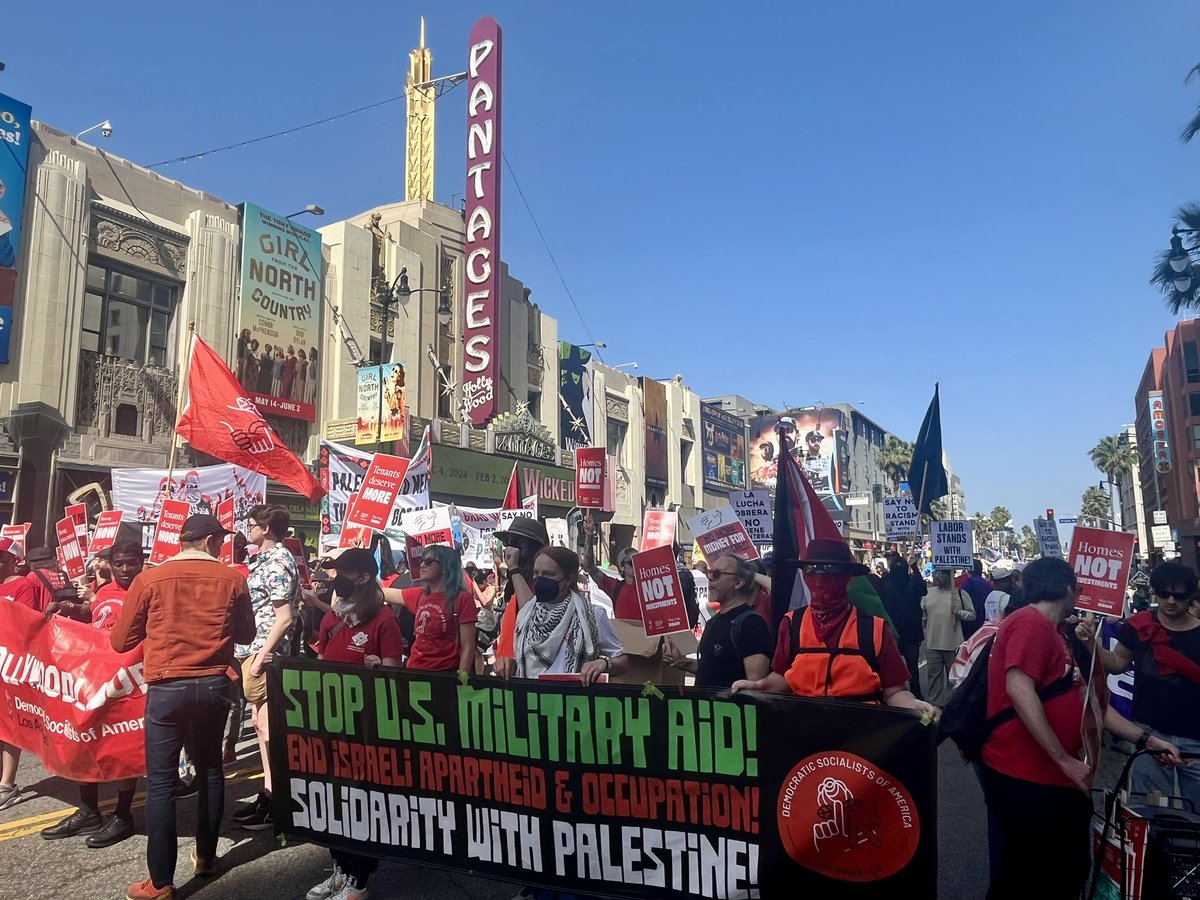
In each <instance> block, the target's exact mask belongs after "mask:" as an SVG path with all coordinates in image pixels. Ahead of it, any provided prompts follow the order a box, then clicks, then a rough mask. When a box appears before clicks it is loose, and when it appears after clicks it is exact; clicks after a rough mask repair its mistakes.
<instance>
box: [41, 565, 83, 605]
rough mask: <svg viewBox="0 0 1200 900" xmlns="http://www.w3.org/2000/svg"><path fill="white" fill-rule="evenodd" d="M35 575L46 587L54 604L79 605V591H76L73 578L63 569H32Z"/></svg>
mask: <svg viewBox="0 0 1200 900" xmlns="http://www.w3.org/2000/svg"><path fill="white" fill-rule="evenodd" d="M29 571H30V572H32V573H33V574H34V577H35V578H37V580H38V581H40V582H41V583H42V584H44V585H45V586H46V590H48V591H49V592H50V593H51V595H52V597H53V599H52V601H51V602H52V603H78V602H79V591H78V590H76V589H75V585H74V584H73V583H72V581H71V576H69V575H68V574H67V573H66V572H64V571H62V570H61V569H40V568H32V569H30V570H29Z"/></svg>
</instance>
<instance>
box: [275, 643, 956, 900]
mask: <svg viewBox="0 0 1200 900" xmlns="http://www.w3.org/2000/svg"><path fill="white" fill-rule="evenodd" d="M267 677H268V679H269V690H270V696H272V697H278V698H280V701H281V702H279V703H271V704H268V709H269V715H270V717H271V718H270V729H271V735H272V739H271V745H270V765H271V774H272V780H273V782H274V784H276V785H277V786H278V787H277V789H276V791H275V793H274V796H273V806H272V812H273V815H274V817H275V823H276V825H277V827H278V828H279V829H280V830H281V831H282V832H283V833H284V834H286V835H292V836H295V837H298V838H301V839H303V840H308V841H313V842H315V843H318V844H322V845H325V846H328V847H332V848H335V849H341V850H347V851H351V852H354V853H365V854H370V855H372V856H377V857H380V858H382V859H385V860H387V859H391V860H399V861H402V862H405V863H409V864H413V865H436V866H441V867H445V868H448V869H453V870H458V871H472V872H476V873H479V874H481V875H484V876H487V877H495V878H504V879H511V880H517V881H520V882H521V883H522V884H526V885H530V886H533V887H542V888H547V889H551V890H556V891H565V892H570V893H587V894H597V895H601V896H605V897H621V898H633V897H651V896H652V897H656V898H665V900H681V898H685V897H689V898H690V897H706V898H717V897H762V898H765V900H774V898H791V897H803V896H807V897H839V898H850V900H867V898H878V897H932V896H934V895H935V894H936V892H937V891H936V871H937V857H936V852H935V841H936V828H935V803H934V773H935V757H934V741H935V730H934V729H932V728H928V727H926V726H924V725H922V724H921V720H920V717H919V716H917V715H914V714H913V713H911V712H910V711H908V710H899V709H891V708H889V707H884V706H869V705H867V704H857V703H842V702H829V701H823V700H809V699H803V698H798V697H793V696H790V695H787V696H783V695H778V694H766V693H757V692H747V693H742V694H739V695H737V696H736V697H730V696H728V695H727V694H721V693H718V692H715V691H707V690H698V689H680V690H679V691H674V690H673V691H671V692H670V693H669V694H667V695H666V696H663V695H661V694H659V695H657V696H643V695H642V694H643V686H642V685H640V684H638V685H622V684H612V683H610V684H604V685H602V684H593V685H592V686H591V687H589V688H588V689H587V690H585V691H581V690H579V688H578V686H575V685H570V684H563V683H559V682H553V681H532V680H530V681H525V680H513V681H507V682H505V681H500V680H498V679H488V678H475V677H472V678H470V679H468V680H467V681H466V683H462V684H460V682H459V680H458V679H457V678H456V677H454V676H453V675H451V674H441V673H428V672H416V671H412V670H405V669H383V668H380V669H366V668H364V667H361V666H347V665H339V664H335V663H326V662H320V661H306V660H303V659H298V658H280V659H277V660H276V661H275V662H273V663H272V664H271V665H269V666H268V667H267Z"/></svg>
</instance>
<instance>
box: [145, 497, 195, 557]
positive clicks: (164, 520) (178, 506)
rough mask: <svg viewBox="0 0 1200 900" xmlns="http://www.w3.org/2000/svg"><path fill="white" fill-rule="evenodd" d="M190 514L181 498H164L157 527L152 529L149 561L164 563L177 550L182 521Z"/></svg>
mask: <svg viewBox="0 0 1200 900" xmlns="http://www.w3.org/2000/svg"><path fill="white" fill-rule="evenodd" d="M189 515H190V508H189V507H188V505H187V503H185V502H184V501H182V500H164V501H163V503H162V512H160V513H159V515H158V527H157V528H155V529H154V546H153V547H151V549H150V562H151V563H153V564H154V565H158V564H159V563H164V562H166V561H167V560H168V559H170V558H171V557H172V556H174V555H175V554H176V553H178V552H179V534H180V532H182V531H183V523H184V522H186V521H187V517H188V516H189Z"/></svg>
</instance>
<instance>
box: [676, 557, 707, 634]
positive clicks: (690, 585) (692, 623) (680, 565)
mask: <svg viewBox="0 0 1200 900" xmlns="http://www.w3.org/2000/svg"><path fill="white" fill-rule="evenodd" d="M671 550H672V552H673V553H674V554H675V571H676V572H677V573H678V574H679V587H680V589H681V590H682V591H683V606H684V609H686V610H687V617H688V628H695V627H696V623H697V622H699V621H700V607H699V606H697V605H696V579H695V578H694V577H693V576H692V570H691V569H689V568H688V567H687V565H686V564H685V563H684V561H683V548H682V547H681V546H679V541H675V543H673V544H672V545H671Z"/></svg>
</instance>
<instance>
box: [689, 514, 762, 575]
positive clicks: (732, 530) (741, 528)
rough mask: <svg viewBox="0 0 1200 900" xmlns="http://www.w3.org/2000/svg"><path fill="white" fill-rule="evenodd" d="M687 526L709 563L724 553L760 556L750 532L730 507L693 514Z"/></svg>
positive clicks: (755, 557) (747, 557)
mask: <svg viewBox="0 0 1200 900" xmlns="http://www.w3.org/2000/svg"><path fill="white" fill-rule="evenodd" d="M688 528H690V529H691V531H692V536H693V537H694V538H695V539H696V546H698V547H699V548H700V552H701V553H703V554H704V558H705V559H706V560H708V562H709V563H711V562H712V561H713V560H714V559H717V558H718V557H721V556H737V557H739V558H741V559H758V548H757V547H755V546H754V541H752V540H750V533H749V532H748V531H746V526H745V525H743V524H742V522H741V520H740V519H739V518H738V517H737V514H736V513H735V512H734V511H733V509H732V508H731V507H729V506H719V507H717V508H716V509H710V510H708V511H707V512H702V513H700V514H698V515H695V516H692V517H691V518H690V519H688Z"/></svg>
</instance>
